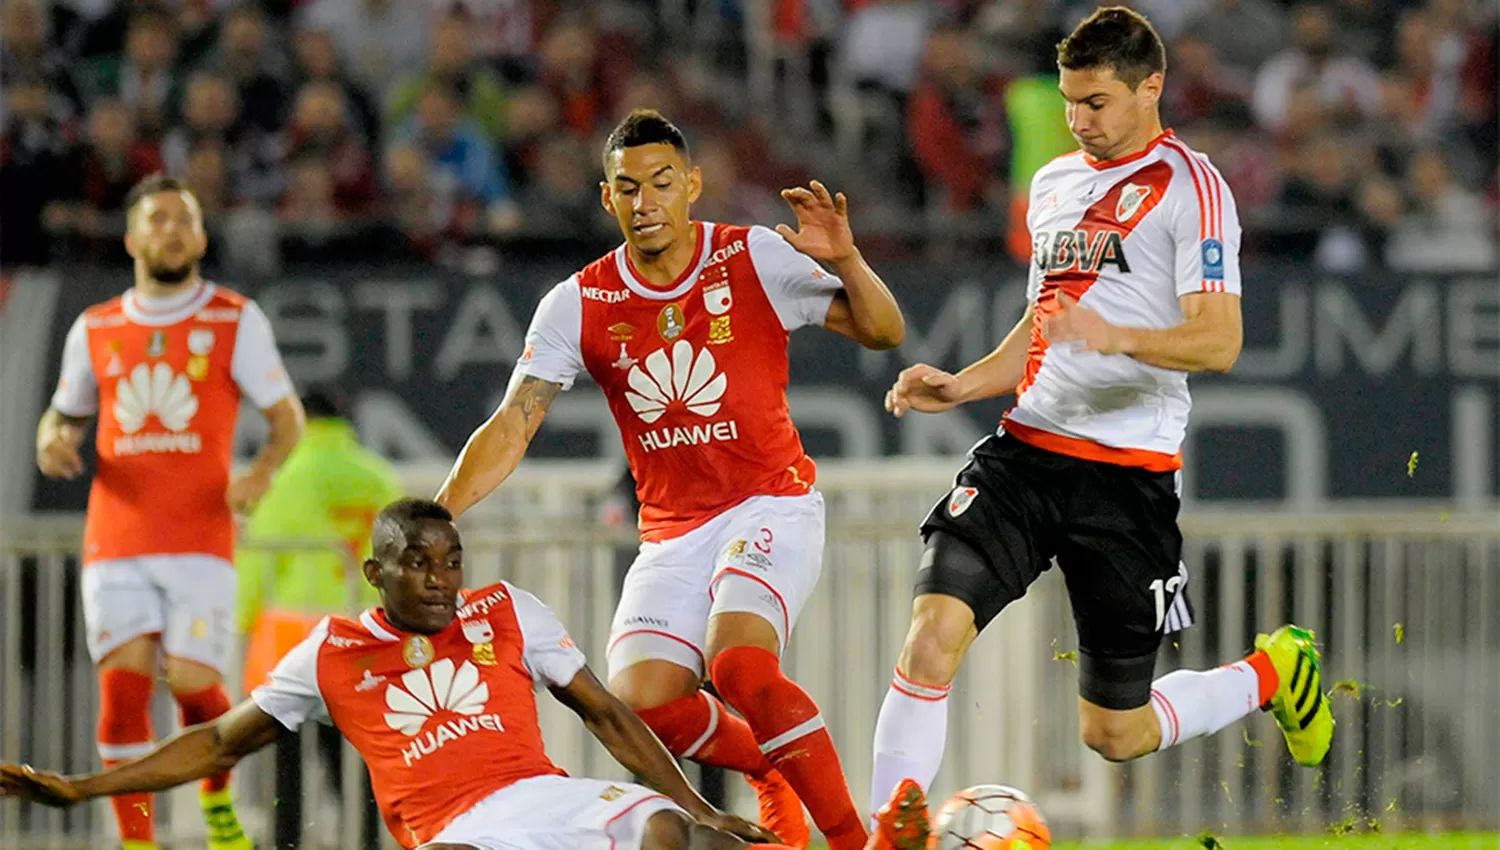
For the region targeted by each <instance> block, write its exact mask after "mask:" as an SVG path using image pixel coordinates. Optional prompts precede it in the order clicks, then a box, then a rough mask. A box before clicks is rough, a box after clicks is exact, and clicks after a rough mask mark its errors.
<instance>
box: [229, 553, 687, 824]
mask: <svg viewBox="0 0 1500 850" xmlns="http://www.w3.org/2000/svg"><path fill="white" fill-rule="evenodd" d="M461 602H462V605H461V606H460V607H459V609H458V612H457V615H456V616H455V618H454V620H453V622H452V623H451V624H449V626H448V627H447V628H446V629H444V630H443V631H441V632H438V633H437V634H432V635H418V634H408V633H404V632H401V631H399V630H398V629H397V628H396V627H394V626H392V625H391V623H390V621H389V620H387V619H386V617H385V614H384V613H383V611H381V610H379V609H374V610H370V611H366V612H365V613H364V614H362V615H360V618H359V619H358V620H357V621H355V620H348V619H345V618H342V617H329V618H327V619H325V620H323V621H322V622H321V623H319V624H318V626H317V628H316V629H314V630H313V633H312V634H311V635H309V636H308V638H307V639H306V640H304V641H303V642H302V643H300V644H298V645H297V646H296V647H295V648H294V649H292V651H291V652H289V653H287V655H286V657H285V658H283V659H282V660H281V662H280V663H279V664H278V665H277V666H276V669H275V670H273V671H272V673H271V677H270V681H269V682H267V683H266V684H265V685H262V686H261V687H259V688H256V689H255V691H254V692H253V693H252V694H251V695H250V698H251V699H252V700H254V702H255V704H256V705H258V706H259V707H260V708H261V710H262V711H264V712H266V713H267V714H269V715H271V716H272V717H274V718H276V720H277V721H278V722H280V723H281V724H282V725H283V726H285V727H287V728H288V729H292V730H296V729H298V728H299V727H300V726H301V725H302V723H303V722H305V721H307V720H315V721H318V722H321V723H327V724H331V725H333V726H335V727H337V728H338V730H339V732H341V733H342V734H343V736H344V737H345V738H346V739H348V741H349V743H351V744H352V745H353V746H354V748H355V749H356V750H358V751H359V754H360V756H361V757H363V758H364V761H365V763H366V764H367V765H368V766H369V769H370V777H371V781H372V784H373V786H374V790H375V797H376V800H377V802H378V803H379V804H380V810H381V813H382V815H383V816H384V817H385V821H386V824H387V825H388V826H390V827H391V831H392V833H393V834H394V835H395V836H396V837H397V838H398V839H399V840H400V841H401V843H402V844H403V845H404V846H407V847H413V846H416V845H417V844H420V843H422V842H427V841H433V840H437V837H438V836H439V835H442V836H444V838H443V840H445V841H453V842H462V843H472V844H475V845H476V846H486V844H485V842H484V841H481V840H479V839H481V838H482V837H483V836H484V835H486V834H490V835H499V836H505V835H507V833H509V834H511V835H512V836H513V835H514V833H516V832H518V831H521V829H520V824H519V823H517V822H515V821H516V820H517V819H518V818H520V817H522V816H523V813H524V811H525V810H526V809H525V807H517V806H516V805H514V803H515V801H516V800H524V799H527V798H531V797H534V795H533V794H532V793H531V791H530V790H529V789H534V788H537V787H549V788H551V789H552V796H553V797H561V798H563V800H564V801H567V799H568V798H569V797H570V796H571V797H572V798H573V799H572V804H573V806H574V810H575V811H583V810H584V809H586V808H588V807H589V806H590V805H591V804H592V803H593V802H594V797H595V796H597V794H598V793H599V792H598V789H595V788H594V787H593V785H571V784H568V783H564V784H561V785H558V784H555V783H554V784H550V785H549V784H547V783H543V784H542V785H540V786H539V785H537V784H536V783H535V782H532V783H531V784H527V781H528V780H535V779H537V778H540V777H564V776H566V774H564V772H563V771H562V770H560V769H559V768H558V767H557V766H556V765H554V764H553V763H552V761H551V759H549V758H548V757H547V753H546V750H545V749H544V747H543V744H542V732H541V727H540V724H539V722H538V719H537V710H536V688H537V686H538V685H544V686H548V687H562V686H566V685H567V684H569V683H570V682H572V681H573V677H574V676H576V675H577V674H578V672H579V671H580V670H582V669H583V667H584V657H583V653H582V652H580V651H579V649H578V648H577V647H576V646H574V644H573V641H572V639H571V638H569V637H568V633H567V630H566V629H564V628H563V625H562V623H561V622H559V621H558V619H557V616H556V615H555V614H553V612H552V610H551V609H550V608H548V607H547V606H546V605H544V604H542V602H541V601H540V600H538V599H537V598H536V597H535V596H532V595H531V594H530V593H527V592H526V591H524V590H520V589H518V588H516V587H514V586H512V585H511V584H509V583H507V582H500V583H499V584H494V585H490V586H489V587H485V588H481V589H478V590H473V591H465V592H464V593H462V594H461ZM511 788H516V789H517V790H516V791H514V792H512V793H509V794H505V795H504V796H501V795H500V794H497V792H502V791H503V790H508V789H511ZM622 788H623V789H625V790H629V791H630V796H631V797H632V800H631V801H639V799H640V798H641V793H640V791H639V789H635V788H634V787H633V786H622ZM621 796H625V795H624V794H617V795H615V797H621ZM647 796H652V795H649V794H647ZM656 796H658V797H659V795H656ZM631 801H626V802H631ZM540 805H542V801H540V800H533V802H532V807H533V808H534V807H535V806H540ZM558 805H559V802H558V800H556V799H554V800H553V801H552V802H551V811H552V812H553V814H554V815H556V814H557V813H558V808H557V807H558ZM654 805H655V808H654V809H650V810H652V811H659V810H660V809H661V808H664V807H667V806H670V805H671V804H670V802H665V803H663V802H661V800H660V799H658V801H657V802H656V803H655V804H654ZM606 808H608V807H606ZM648 808H650V807H649V806H648ZM469 813H473V814H474V815H479V814H481V813H487V814H485V815H484V816H483V817H478V818H477V821H478V822H475V821H476V817H469V818H467V819H465V818H464V817H463V816H465V815H466V814H469ZM617 813H618V812H614V811H611V813H610V814H611V816H612V815H613V814H617ZM496 818H499V819H500V822H496ZM608 819H609V818H608V817H605V818H603V821H602V822H601V824H598V825H596V826H600V827H601V828H602V825H603V822H607V821H608ZM569 820H571V818H569ZM564 825H566V826H569V827H580V826H582V825H581V824H578V823H567V824H562V823H554V824H552V826H554V827H559V828H561V827H562V826H564ZM455 830H457V833H455ZM460 835H462V836H465V837H460ZM500 846H505V847H509V846H511V845H503V844H502V845H500Z"/></svg>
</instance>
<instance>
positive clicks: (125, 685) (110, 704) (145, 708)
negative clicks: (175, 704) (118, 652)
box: [98, 669, 156, 842]
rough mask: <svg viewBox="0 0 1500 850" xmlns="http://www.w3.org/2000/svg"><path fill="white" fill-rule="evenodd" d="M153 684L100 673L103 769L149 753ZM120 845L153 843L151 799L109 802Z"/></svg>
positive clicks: (125, 797)
mask: <svg viewBox="0 0 1500 850" xmlns="http://www.w3.org/2000/svg"><path fill="white" fill-rule="evenodd" d="M154 685H155V681H154V680H153V679H152V678H151V677H150V676H147V675H145V674H143V673H137V672H135V671H134V670H118V669H108V670H100V671H99V729H98V741H99V756H100V758H102V759H103V761H104V766H105V767H114V766H115V765H117V764H119V763H120V762H122V761H129V760H130V759H134V758H140V757H141V756H143V755H145V754H147V753H149V752H151V741H152V738H154V737H155V736H154V735H153V734H152V732H151V689H152V687H153V686H154ZM110 804H111V805H112V806H114V809H115V821H116V822H117V823H119V825H120V838H121V840H123V841H145V842H153V841H155V840H156V830H155V821H154V817H153V809H154V806H153V797H152V795H150V794H122V795H120V796H118V797H113V798H111V799H110Z"/></svg>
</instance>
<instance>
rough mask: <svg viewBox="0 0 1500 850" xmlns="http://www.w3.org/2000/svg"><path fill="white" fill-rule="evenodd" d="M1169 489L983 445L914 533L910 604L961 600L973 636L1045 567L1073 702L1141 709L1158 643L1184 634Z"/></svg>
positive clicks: (1149, 479) (991, 442) (1158, 475)
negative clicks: (917, 558) (1061, 620)
mask: <svg viewBox="0 0 1500 850" xmlns="http://www.w3.org/2000/svg"><path fill="white" fill-rule="evenodd" d="M1174 477H1175V476H1174V475H1173V473H1170V472H1150V471H1147V470H1143V469H1136V468H1131V467H1125V466H1117V465H1114V464H1108V463H1101V462H1098V461H1091V460H1082V459H1080V458H1074V457H1067V456H1064V455H1060V454H1056V453H1053V452H1049V451H1045V450H1043V449H1039V448H1035V447H1033V446H1031V445H1028V444H1026V443H1024V442H1022V441H1021V440H1019V439H1017V438H1015V437H1014V436H1011V435H1006V434H999V435H994V436H991V437H988V438H986V439H985V440H983V441H981V442H980V443H979V444H978V445H977V446H975V447H974V450H973V451H972V452H971V454H970V459H969V463H968V465H967V466H965V467H964V468H963V469H962V470H960V471H959V473H958V477H957V481H956V486H955V487H954V489H953V490H952V491H951V492H950V493H949V494H948V495H947V496H946V497H944V499H943V500H942V501H941V502H939V503H938V504H937V505H935V506H934V507H933V509H932V511H931V512H930V513H929V514H928V515H927V518H926V519H925V520H923V522H922V538H923V540H924V541H925V542H926V547H927V548H926V551H925V552H924V554H923V558H922V568H921V570H920V572H918V574H917V585H916V593H917V595H919V596H920V595H922V594H927V593H938V594H944V595H947V596H953V597H956V598H958V599H961V600H963V601H964V602H965V603H967V604H968V605H969V607H970V608H972V609H973V610H974V623H975V626H976V627H977V628H979V629H983V628H984V627H985V626H987V625H988V624H989V622H990V621H991V620H993V619H994V618H995V616H996V615H997V614H999V613H1000V611H1001V610H1002V609H1004V608H1005V606H1007V605H1009V604H1010V603H1011V602H1014V601H1015V600H1017V599H1020V598H1021V597H1022V596H1024V595H1025V594H1026V589H1027V588H1028V587H1030V586H1031V583H1032V582H1033V581H1036V579H1037V578H1038V577H1039V576H1041V574H1042V573H1043V572H1044V571H1046V570H1047V568H1048V567H1049V566H1050V565H1051V562H1052V560H1053V559H1054V558H1055V559H1056V561H1057V564H1058V566H1059V567H1060V568H1061V569H1062V573H1063V579H1064V581H1065V582H1066V583H1067V588H1068V598H1069V600H1070V601H1071V603H1072V607H1073V620H1074V623H1075V625H1076V627H1077V630H1078V648H1079V694H1080V695H1081V696H1082V697H1083V698H1084V699H1086V700H1088V701H1089V702H1091V703H1094V704H1095V705H1099V706H1102V707H1104V708H1111V709H1118V710H1125V709H1132V708H1138V707H1140V706H1143V705H1146V704H1147V703H1148V702H1149V701H1150V698H1151V680H1152V677H1153V674H1154V670H1155V665H1156V653H1157V649H1158V647H1159V646H1160V644H1161V638H1162V635H1163V634H1167V633H1170V632H1174V631H1178V630H1180V629H1182V628H1186V627H1187V626H1188V625H1189V624H1191V622H1192V610H1191V607H1190V606H1189V603H1188V599H1187V594H1186V592H1185V591H1186V588H1185V587H1184V585H1185V583H1186V581H1187V571H1186V568H1185V567H1184V566H1183V564H1182V533H1181V532H1180V531H1179V530H1178V528H1177V511H1178V508H1179V505H1180V503H1179V500H1178V497H1177V490H1176V484H1175V481H1174Z"/></svg>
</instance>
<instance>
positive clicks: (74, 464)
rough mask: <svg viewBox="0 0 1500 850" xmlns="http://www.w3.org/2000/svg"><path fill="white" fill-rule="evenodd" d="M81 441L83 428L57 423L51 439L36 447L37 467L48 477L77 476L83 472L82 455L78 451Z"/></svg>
mask: <svg viewBox="0 0 1500 850" xmlns="http://www.w3.org/2000/svg"><path fill="white" fill-rule="evenodd" d="M82 442H83V429H81V428H79V427H77V426H76V425H67V424H63V425H59V426H58V427H57V430H56V431H53V432H52V439H50V440H48V441H47V442H45V443H43V444H42V445H40V446H38V447H37V452H36V465H37V468H38V469H40V470H41V471H42V474H43V475H45V476H47V477H48V478H77V477H78V476H79V475H82V474H83V456H82V455H81V454H79V453H78V445H79V444H80V443H82Z"/></svg>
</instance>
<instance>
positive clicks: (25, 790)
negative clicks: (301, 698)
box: [0, 700, 281, 806]
mask: <svg viewBox="0 0 1500 850" xmlns="http://www.w3.org/2000/svg"><path fill="white" fill-rule="evenodd" d="M280 731H281V724H280V723H277V722H276V720H275V719H273V718H272V717H271V716H270V715H269V714H266V713H265V712H264V711H261V709H260V708H259V706H257V705H256V704H255V703H253V702H250V701H249V700H246V701H245V702H243V703H240V704H239V705H238V706H237V707H235V708H233V709H230V710H229V712H228V713H226V714H224V715H222V716H220V717H219V718H218V719H216V720H214V721H212V722H210V723H203V724H200V725H198V726H193V727H190V728H188V729H184V730H182V731H181V732H179V733H177V734H176V735H173V736H172V737H171V738H168V739H167V740H166V741H164V742H162V744H161V746H159V747H157V748H156V749H155V750H153V751H152V752H151V753H150V754H149V755H146V756H142V757H141V758H139V759H136V760H134V761H129V762H126V763H124V764H122V765H120V766H118V767H113V768H110V769H109V770H106V771H103V772H100V773H92V774H88V775H86V776H59V775H58V774H56V773H47V772H43V771H38V770H34V769H32V768H31V767H30V766H28V765H19V764H10V763H8V762H0V797H19V798H21V799H25V800H32V801H35V802H38V803H42V804H43V805H47V806H69V805H72V804H74V803H78V802H82V801H83V800H88V799H92V798H94V797H110V796H114V795H116V794H130V793H134V792H139V791H165V790H167V789H168V788H176V787H177V786H178V785H183V784H186V783H188V782H192V781H193V780H195V779H202V778H204V777H205V776H211V775H213V774H215V773H221V772H223V771H227V770H229V769H230V768H231V767H233V766H234V765H235V764H236V763H238V762H239V760H240V759H242V758H244V757H245V756H247V755H249V754H251V753H253V752H255V751H256V750H258V749H260V748H261V747H264V746H266V745H267V744H270V743H271V742H272V741H275V740H276V736H277V735H278V734H280Z"/></svg>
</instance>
